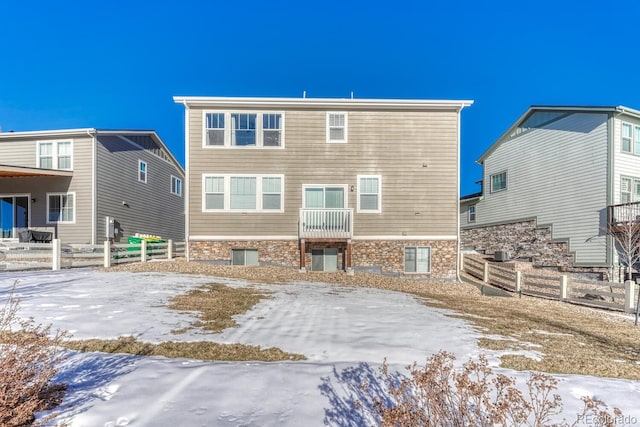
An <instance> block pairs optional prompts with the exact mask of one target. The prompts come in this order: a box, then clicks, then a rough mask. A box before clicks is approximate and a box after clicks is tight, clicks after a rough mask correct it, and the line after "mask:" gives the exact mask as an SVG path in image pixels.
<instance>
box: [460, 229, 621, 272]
mask: <svg viewBox="0 0 640 427" xmlns="http://www.w3.org/2000/svg"><path fill="white" fill-rule="evenodd" d="M460 240H461V247H462V248H472V249H475V250H476V251H478V252H482V253H486V254H490V255H493V254H494V253H495V252H496V251H498V250H506V251H507V252H509V255H510V256H511V258H519V259H529V260H531V262H532V264H533V265H534V266H535V267H538V268H553V269H557V270H559V271H568V272H574V273H587V274H588V273H594V274H597V275H599V276H600V277H601V278H606V277H608V275H609V271H608V269H606V268H600V267H576V266H574V263H575V258H574V256H573V255H572V254H571V253H570V252H569V245H568V243H567V242H564V241H554V240H553V237H552V235H551V228H550V227H538V226H537V223H536V221H535V220H530V221H520V222H513V223H509V224H500V225H491V226H487V227H477V228H469V229H462V230H461V231H460Z"/></svg>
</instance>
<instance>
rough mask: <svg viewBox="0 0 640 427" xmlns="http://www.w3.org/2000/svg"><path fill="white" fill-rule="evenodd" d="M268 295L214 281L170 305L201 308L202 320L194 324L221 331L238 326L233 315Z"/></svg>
mask: <svg viewBox="0 0 640 427" xmlns="http://www.w3.org/2000/svg"><path fill="white" fill-rule="evenodd" d="M264 298H269V295H268V294H267V293H266V292H260V291H257V290H254V289H250V288H230V287H229V286H225V285H221V284H217V283H210V284H207V285H204V286H202V287H201V288H200V289H195V290H193V291H190V292H188V293H187V294H185V295H178V296H175V297H173V298H172V299H171V301H170V302H169V308H171V309H174V310H180V311H195V312H198V313H199V314H198V317H199V318H200V321H199V322H196V323H194V324H193V325H192V326H193V327H196V328H202V329H205V330H207V331H210V332H221V331H222V330H224V329H226V328H232V327H235V326H237V323H236V321H235V320H234V319H233V316H236V315H238V314H242V313H244V312H246V311H248V310H249V309H251V307H253V306H254V305H256V304H257V303H258V302H260V301H261V300H262V299H264ZM183 332H184V331H183Z"/></svg>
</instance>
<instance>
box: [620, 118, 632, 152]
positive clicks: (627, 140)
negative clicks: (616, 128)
mask: <svg viewBox="0 0 640 427" xmlns="http://www.w3.org/2000/svg"><path fill="white" fill-rule="evenodd" d="M632 129H633V128H632V126H631V125H630V124H629V123H623V124H622V147H621V148H622V151H624V152H625V153H631V143H632V140H633V133H632V132H633V130H632Z"/></svg>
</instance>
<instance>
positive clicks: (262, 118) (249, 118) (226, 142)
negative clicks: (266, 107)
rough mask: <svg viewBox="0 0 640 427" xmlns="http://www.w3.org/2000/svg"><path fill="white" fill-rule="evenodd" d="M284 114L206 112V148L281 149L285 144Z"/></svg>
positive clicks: (204, 138)
mask: <svg viewBox="0 0 640 427" xmlns="http://www.w3.org/2000/svg"><path fill="white" fill-rule="evenodd" d="M283 129H284V114H283V113H272V112H269V113H266V112H265V113H262V112H246V113H244V112H243V113H239V112H234V113H227V112H206V113H205V115H204V135H203V141H204V143H203V144H204V147H254V148H255V147H258V148H266V147H268V148H280V147H282V146H283V144H284V130H283Z"/></svg>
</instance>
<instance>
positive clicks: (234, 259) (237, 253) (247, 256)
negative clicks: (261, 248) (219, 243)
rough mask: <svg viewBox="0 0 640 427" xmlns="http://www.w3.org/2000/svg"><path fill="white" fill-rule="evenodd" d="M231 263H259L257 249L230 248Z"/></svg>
mask: <svg viewBox="0 0 640 427" xmlns="http://www.w3.org/2000/svg"><path fill="white" fill-rule="evenodd" d="M231 265H259V263H258V250H257V249H231Z"/></svg>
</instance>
